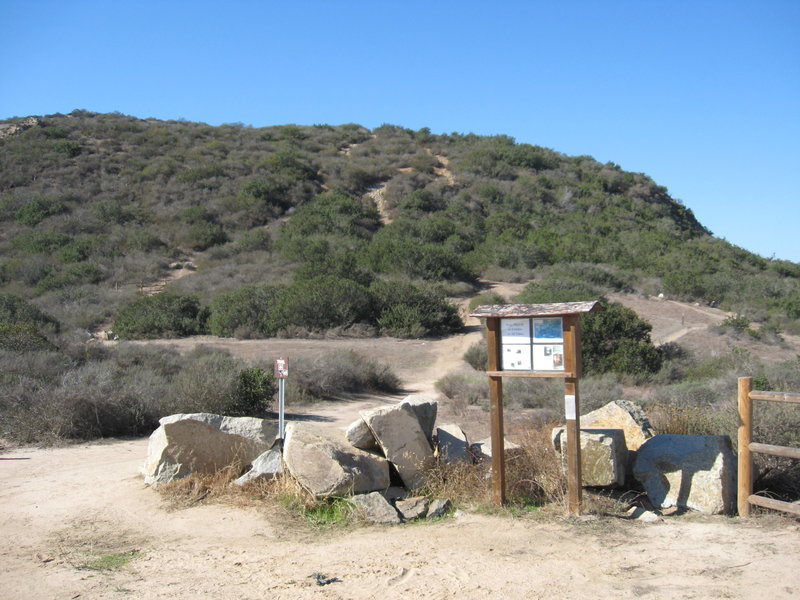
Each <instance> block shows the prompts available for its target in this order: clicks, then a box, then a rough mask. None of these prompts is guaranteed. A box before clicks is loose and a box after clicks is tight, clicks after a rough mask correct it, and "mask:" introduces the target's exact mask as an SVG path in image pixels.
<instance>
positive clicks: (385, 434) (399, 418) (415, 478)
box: [361, 403, 433, 489]
mask: <svg viewBox="0 0 800 600" xmlns="http://www.w3.org/2000/svg"><path fill="white" fill-rule="evenodd" d="M361 417H362V418H363V419H364V421H365V422H366V424H367V425H368V426H369V428H370V430H371V431H372V435H374V436H375V439H376V440H377V441H378V445H379V446H380V447H381V450H383V454H384V456H385V457H386V458H387V460H389V461H390V462H391V463H392V464H393V465H394V466H395V468H396V469H397V472H398V474H399V475H400V478H401V479H402V480H403V484H404V485H405V486H406V487H407V488H409V489H415V488H417V487H419V486H420V485H422V483H423V482H424V472H425V470H426V469H427V468H428V467H429V466H430V465H431V464H432V461H433V449H432V448H431V445H430V443H429V442H428V438H427V437H426V436H425V432H424V431H423V430H422V427H421V426H420V424H419V420H418V419H417V416H416V414H415V413H414V410H413V409H412V407H411V405H410V404H403V403H401V404H398V405H396V406H386V407H383V408H376V409H373V410H369V411H364V412H362V413H361Z"/></svg>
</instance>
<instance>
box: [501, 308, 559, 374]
mask: <svg viewBox="0 0 800 600" xmlns="http://www.w3.org/2000/svg"><path fill="white" fill-rule="evenodd" d="M500 344H501V347H502V349H501V360H502V369H503V370H504V371H563V370H564V333H563V321H562V317H545V318H534V319H501V321H500Z"/></svg>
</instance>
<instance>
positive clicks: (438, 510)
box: [427, 500, 453, 519]
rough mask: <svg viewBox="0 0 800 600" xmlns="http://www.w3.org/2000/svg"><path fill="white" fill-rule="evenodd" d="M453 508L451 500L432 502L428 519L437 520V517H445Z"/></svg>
mask: <svg viewBox="0 0 800 600" xmlns="http://www.w3.org/2000/svg"><path fill="white" fill-rule="evenodd" d="M451 508H453V505H452V503H451V502H450V500H431V503H430V506H429V507H428V515H427V518H428V519H435V518H436V517H443V516H444V515H445V514H447V511H449V510H450V509H451Z"/></svg>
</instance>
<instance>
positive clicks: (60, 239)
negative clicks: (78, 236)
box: [11, 231, 72, 254]
mask: <svg viewBox="0 0 800 600" xmlns="http://www.w3.org/2000/svg"><path fill="white" fill-rule="evenodd" d="M71 240H72V238H71V237H70V236H68V235H67V234H65V233H57V232H54V231H26V232H25V233H21V234H19V235H18V236H16V237H15V238H14V239H13V240H12V241H11V245H12V246H13V247H14V248H16V249H18V250H20V251H21V252H24V253H26V254H40V253H42V254H49V253H51V252H55V251H56V250H59V249H60V248H63V247H64V246H66V245H67V244H69V243H70V241H71Z"/></svg>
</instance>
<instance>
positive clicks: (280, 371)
mask: <svg viewBox="0 0 800 600" xmlns="http://www.w3.org/2000/svg"><path fill="white" fill-rule="evenodd" d="M288 377H289V359H288V358H276V359H275V379H277V380H278V439H279V440H283V439H284V438H286V420H285V418H284V417H285V412H286V379H288Z"/></svg>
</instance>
